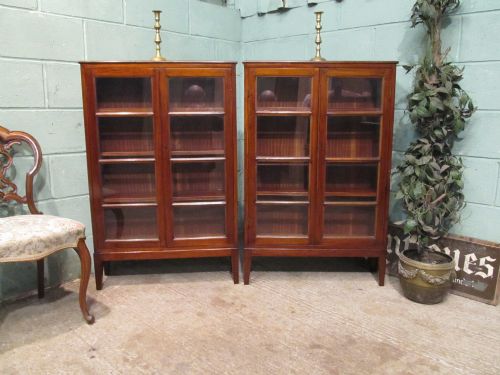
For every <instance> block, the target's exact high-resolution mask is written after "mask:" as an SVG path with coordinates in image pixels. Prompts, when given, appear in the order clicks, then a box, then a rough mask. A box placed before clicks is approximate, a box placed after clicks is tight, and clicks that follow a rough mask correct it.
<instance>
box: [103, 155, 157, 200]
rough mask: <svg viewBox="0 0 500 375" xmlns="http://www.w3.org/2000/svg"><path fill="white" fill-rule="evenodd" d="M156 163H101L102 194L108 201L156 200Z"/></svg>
mask: <svg viewBox="0 0 500 375" xmlns="http://www.w3.org/2000/svg"><path fill="white" fill-rule="evenodd" d="M154 169H155V166H154V163H136V164H132V163H119V164H118V163H113V164H102V165H101V177H102V196H103V198H104V199H105V200H106V201H108V202H111V201H117V202H127V201H140V202H151V201H156V188H155V170H154Z"/></svg>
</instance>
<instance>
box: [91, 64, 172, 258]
mask: <svg viewBox="0 0 500 375" xmlns="http://www.w3.org/2000/svg"><path fill="white" fill-rule="evenodd" d="M87 74H91V73H87ZM86 81H87V82H88V85H89V91H90V92H94V93H95V95H89V96H87V98H86V100H87V103H86V106H87V107H88V108H90V109H91V110H90V111H87V116H91V118H90V119H87V120H88V121H90V122H91V123H93V124H94V125H95V126H87V127H86V129H87V132H88V133H89V134H88V136H87V138H88V140H92V143H93V147H95V148H96V150H97V152H92V153H89V158H90V160H91V162H90V164H89V173H92V174H93V175H94V178H93V179H92V181H93V183H92V184H91V189H92V191H93V194H92V209H93V211H94V213H93V217H94V233H95V235H96V237H97V238H99V242H100V243H99V246H100V247H103V248H122V247H125V248H126V247H136V246H144V247H153V246H159V245H160V243H161V242H162V240H161V238H162V234H161V231H160V227H161V218H160V216H159V214H160V210H161V206H162V203H161V196H160V194H158V191H159V189H158V184H159V182H160V179H161V173H160V171H159V159H160V157H159V155H160V152H159V148H158V144H157V143H158V138H157V132H158V124H159V118H158V115H157V113H158V110H157V108H158V103H157V98H156V97H155V95H154V94H153V93H154V92H155V82H156V81H155V74H154V70H152V69H142V70H141V71H136V72H135V75H134V76H124V75H123V74H119V73H116V72H115V71H113V70H106V69H103V70H97V71H95V72H94V75H93V76H88V77H87V79H86ZM89 113H90V115H89Z"/></svg>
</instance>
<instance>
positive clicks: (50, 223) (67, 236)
mask: <svg viewBox="0 0 500 375" xmlns="http://www.w3.org/2000/svg"><path fill="white" fill-rule="evenodd" d="M14 146H16V147H17V146H18V147H21V146H27V147H28V148H31V151H32V152H33V166H32V167H31V169H30V170H28V172H26V175H25V194H24V195H20V193H18V191H17V185H16V183H14V181H13V180H12V176H15V175H16V174H15V173H10V172H9V171H10V168H11V167H12V166H14V156H16V155H24V153H23V152H16V151H15V150H14ZM41 165H42V150H41V148H40V145H39V144H38V141H37V140H36V139H35V138H33V136H31V135H30V134H28V133H25V132H22V131H10V130H8V129H6V128H4V127H2V126H0V203H1V204H2V206H3V205H4V204H7V205H8V206H10V205H11V204H13V203H18V204H20V205H23V204H26V205H27V206H28V209H29V212H30V215H16V216H7V217H0V263H9V262H36V265H37V273H38V280H37V281H38V297H39V298H43V296H44V294H45V284H44V272H45V271H44V270H45V267H44V259H45V258H46V257H47V256H49V255H50V254H53V253H55V252H57V251H60V250H64V249H68V248H73V249H74V250H75V251H76V253H77V254H78V256H79V258H80V265H81V275H80V291H79V297H78V299H79V303H80V310H81V311H82V314H83V318H84V319H85V321H86V322H87V323H89V324H92V323H94V316H93V315H91V314H90V313H89V310H88V306H87V286H88V284H89V278H90V267H91V266H90V253H89V249H88V248H87V245H86V244H85V226H84V225H83V224H82V223H79V222H78V221H75V220H71V219H66V218H64V217H57V216H51V215H42V212H40V211H39V210H38V208H37V207H36V204H35V200H34V194H33V193H34V188H33V181H34V178H35V175H36V174H37V173H38V172H39V171H40V167H41ZM18 177H19V179H20V177H21V174H19V176H18ZM12 208H13V207H12Z"/></svg>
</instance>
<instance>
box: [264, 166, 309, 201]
mask: <svg viewBox="0 0 500 375" xmlns="http://www.w3.org/2000/svg"><path fill="white" fill-rule="evenodd" d="M308 185H309V166H308V165H307V164H274V163H273V164H258V165H257V192H258V193H260V192H271V193H272V192H279V193H304V195H307V191H308Z"/></svg>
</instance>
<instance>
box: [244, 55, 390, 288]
mask: <svg viewBox="0 0 500 375" xmlns="http://www.w3.org/2000/svg"><path fill="white" fill-rule="evenodd" d="M244 66H245V93H246V94H245V249H244V262H243V272H244V282H245V284H248V283H249V281H250V270H251V264H252V258H253V257H255V256H258V257H266V256H272V257H285V256H295V257H366V258H378V270H379V284H380V285H383V284H384V273H385V265H386V257H385V254H386V244H387V221H388V204H389V185H390V168H391V152H392V127H393V118H394V91H395V68H396V62H246V63H244Z"/></svg>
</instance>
